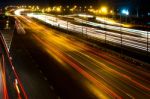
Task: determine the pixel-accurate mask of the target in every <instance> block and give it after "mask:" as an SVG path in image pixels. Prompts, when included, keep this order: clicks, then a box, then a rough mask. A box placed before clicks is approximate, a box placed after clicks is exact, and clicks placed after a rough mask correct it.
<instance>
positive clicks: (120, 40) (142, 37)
mask: <svg viewBox="0 0 150 99" xmlns="http://www.w3.org/2000/svg"><path fill="white" fill-rule="evenodd" d="M28 16H29V17H34V18H36V19H38V20H41V21H43V22H45V23H48V24H50V25H52V26H55V27H58V28H62V29H66V30H68V31H73V32H76V33H82V34H85V35H87V36H91V37H94V38H97V39H101V40H104V41H105V43H109V42H111V43H114V44H117V45H120V46H121V47H124V46H127V47H131V48H136V49H139V50H143V51H146V52H148V53H149V52H150V46H149V43H150V32H148V31H140V30H134V29H128V28H122V27H116V29H117V31H118V32H114V31H106V29H108V28H109V29H112V28H113V27H112V26H109V25H105V24H99V25H98V24H94V25H95V26H100V27H101V28H103V29H99V28H95V27H89V26H86V25H85V26H83V25H82V24H81V25H77V24H74V23H72V22H68V21H67V20H63V19H60V18H58V17H57V16H53V15H44V14H28ZM80 21H81V22H80V23H83V24H87V25H90V24H93V23H89V22H88V21H84V22H82V21H83V20H80Z"/></svg>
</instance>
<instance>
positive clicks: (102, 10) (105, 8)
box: [100, 6, 108, 14]
mask: <svg viewBox="0 0 150 99" xmlns="http://www.w3.org/2000/svg"><path fill="white" fill-rule="evenodd" d="M100 12H101V13H102V14H107V13H108V8H107V7H105V6H103V7H101V9H100Z"/></svg>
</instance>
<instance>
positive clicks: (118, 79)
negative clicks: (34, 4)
mask: <svg viewBox="0 0 150 99" xmlns="http://www.w3.org/2000/svg"><path fill="white" fill-rule="evenodd" d="M19 19H20V20H21V22H22V24H23V26H24V28H25V29H26V34H22V35H21V34H16V35H15V37H14V43H13V45H12V49H11V53H12V56H13V61H14V63H15V66H16V68H17V69H18V71H19V70H21V71H19V75H20V77H21V80H22V82H23V85H24V86H25V89H26V90H27V92H28V94H29V95H30V96H31V97H32V93H33V95H39V93H42V92H43V94H44V93H45V94H47V93H48V92H49V87H48V86H49V85H51V86H53V88H51V89H53V90H54V92H55V93H57V96H58V95H59V96H60V98H64V99H88V98H89V99H92V98H93V99H96V98H101V99H104V98H137V99H138V98H139V99H143V98H144V99H149V98H150V85H149V83H150V81H149V79H150V72H149V70H146V69H144V68H142V67H139V66H138V65H134V64H132V63H129V62H127V61H125V60H123V59H119V58H118V57H116V56H113V55H111V54H109V53H106V52H103V51H102V50H98V49H96V48H92V47H91V46H89V45H87V44H85V43H83V42H81V41H82V40H79V39H78V38H76V37H74V36H71V35H68V34H65V33H62V32H59V31H56V30H54V29H51V28H48V27H46V26H44V25H42V24H40V23H37V22H35V21H34V20H32V19H30V18H27V17H20V18H19ZM31 63H32V64H31ZM39 71H41V72H42V74H40V72H39ZM43 77H46V81H44V82H43V80H41V79H42V78H43ZM37 79H38V80H39V79H40V81H39V82H37V81H38V80H37ZM31 83H32V84H31ZM37 83H38V84H37ZM44 83H45V84H44ZM42 86H44V87H42ZM46 86H47V87H46ZM39 87H42V88H43V89H42V88H41V89H40V88H39ZM45 88H47V89H45ZM38 89H40V90H38ZM35 90H37V91H35ZM47 95H48V94H47ZM42 96H43V97H42ZM44 96H45V98H44ZM39 98H40V97H39ZM33 99H34V97H33ZM36 99H37V98H36ZM41 99H49V97H48V96H46V95H41Z"/></svg>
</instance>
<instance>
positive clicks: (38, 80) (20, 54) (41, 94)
mask: <svg viewBox="0 0 150 99" xmlns="http://www.w3.org/2000/svg"><path fill="white" fill-rule="evenodd" d="M20 37H21V36H19V35H17V34H15V35H14V37H13V41H12V45H11V49H10V54H11V56H12V59H13V60H12V61H13V64H14V66H15V69H16V71H17V73H18V75H19V78H20V80H21V82H22V84H23V86H24V88H25V91H26V92H27V95H28V98H29V99H58V97H59V96H58V95H57V94H55V92H54V89H53V86H52V85H51V84H50V83H49V82H48V81H47V78H46V77H45V75H44V74H43V73H42V71H41V70H40V69H39V68H38V63H36V61H34V59H33V58H32V56H31V55H30V53H29V50H30V49H29V47H28V46H32V45H30V44H28V43H25V42H24V40H27V41H28V39H27V38H20ZM10 98H11V97H10ZM16 98H17V97H16Z"/></svg>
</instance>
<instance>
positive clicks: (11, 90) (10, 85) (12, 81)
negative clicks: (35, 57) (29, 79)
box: [0, 33, 28, 99]
mask: <svg viewBox="0 0 150 99" xmlns="http://www.w3.org/2000/svg"><path fill="white" fill-rule="evenodd" d="M0 42H1V45H2V53H3V67H4V68H5V69H4V70H5V73H6V85H7V91H8V97H6V98H5V97H4V99H9V98H10V99H16V98H18V99H28V96H27V94H26V92H25V90H24V88H23V86H22V83H21V81H20V80H19V76H18V74H17V72H16V70H15V68H14V66H13V63H12V58H11V56H10V54H9V51H8V49H7V46H6V43H5V41H4V39H3V38H2V34H1V33H0Z"/></svg>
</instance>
